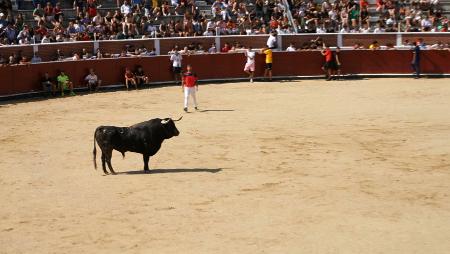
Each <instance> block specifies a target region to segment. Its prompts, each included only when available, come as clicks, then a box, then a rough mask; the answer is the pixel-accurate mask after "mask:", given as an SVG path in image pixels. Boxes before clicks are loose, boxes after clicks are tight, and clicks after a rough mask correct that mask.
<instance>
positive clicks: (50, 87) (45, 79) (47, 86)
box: [41, 72, 56, 96]
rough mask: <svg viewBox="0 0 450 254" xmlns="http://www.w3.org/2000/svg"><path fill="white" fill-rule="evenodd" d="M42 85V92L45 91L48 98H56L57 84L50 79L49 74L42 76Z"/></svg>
mask: <svg viewBox="0 0 450 254" xmlns="http://www.w3.org/2000/svg"><path fill="white" fill-rule="evenodd" d="M41 85H42V90H43V91H44V93H45V94H46V96H48V95H50V94H51V95H52V96H55V92H56V85H55V82H54V81H53V79H52V78H51V77H50V75H48V72H46V73H44V76H42V78H41Z"/></svg>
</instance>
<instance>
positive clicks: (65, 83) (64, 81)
mask: <svg viewBox="0 0 450 254" xmlns="http://www.w3.org/2000/svg"><path fill="white" fill-rule="evenodd" d="M56 80H57V81H58V86H59V88H60V89H61V96H64V91H67V90H69V91H70V95H72V96H73V95H76V94H75V93H74V92H73V83H72V81H70V78H69V76H67V74H66V73H65V72H64V71H63V70H61V71H60V73H59V75H58V77H56Z"/></svg>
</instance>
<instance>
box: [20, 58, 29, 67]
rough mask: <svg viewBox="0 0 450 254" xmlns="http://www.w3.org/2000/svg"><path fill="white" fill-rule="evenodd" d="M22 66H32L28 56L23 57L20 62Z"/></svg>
mask: <svg viewBox="0 0 450 254" xmlns="http://www.w3.org/2000/svg"><path fill="white" fill-rule="evenodd" d="M19 64H20V65H27V64H30V61H28V58H27V57H26V56H22V58H21V59H20V61H19Z"/></svg>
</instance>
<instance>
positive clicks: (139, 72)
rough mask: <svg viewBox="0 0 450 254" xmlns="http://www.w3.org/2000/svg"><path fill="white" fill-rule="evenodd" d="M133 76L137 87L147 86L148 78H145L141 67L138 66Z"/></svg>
mask: <svg viewBox="0 0 450 254" xmlns="http://www.w3.org/2000/svg"><path fill="white" fill-rule="evenodd" d="M134 76H135V78H136V83H137V84H138V85H142V84H147V83H148V80H149V78H148V77H147V76H145V73H144V70H143V69H142V66H138V67H137V69H136V71H135V72H134Z"/></svg>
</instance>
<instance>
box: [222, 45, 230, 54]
mask: <svg viewBox="0 0 450 254" xmlns="http://www.w3.org/2000/svg"><path fill="white" fill-rule="evenodd" d="M228 51H230V47H228V46H224V47H223V48H222V50H221V51H220V52H222V53H227V52H228Z"/></svg>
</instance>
